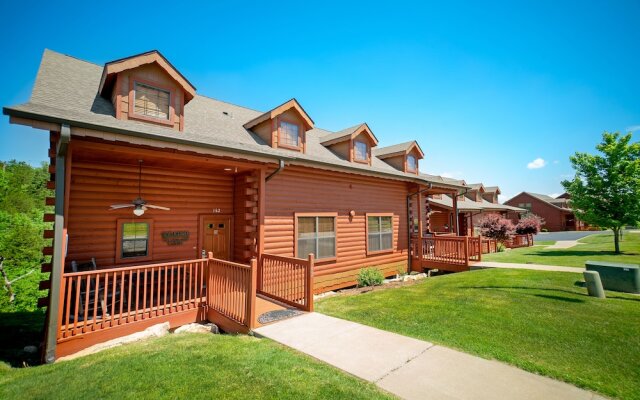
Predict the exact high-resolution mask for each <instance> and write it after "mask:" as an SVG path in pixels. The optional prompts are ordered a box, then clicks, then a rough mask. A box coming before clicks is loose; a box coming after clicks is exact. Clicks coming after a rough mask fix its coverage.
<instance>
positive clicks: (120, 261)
mask: <svg viewBox="0 0 640 400" xmlns="http://www.w3.org/2000/svg"><path fill="white" fill-rule="evenodd" d="M116 223H117V229H116V257H115V260H116V264H125V263H131V262H139V261H149V260H152V259H153V236H154V231H153V219H151V218H133V219H132V218H118V219H117V220H116ZM128 223H147V224H149V238H148V239H147V255H146V256H138V257H122V233H123V229H124V224H128Z"/></svg>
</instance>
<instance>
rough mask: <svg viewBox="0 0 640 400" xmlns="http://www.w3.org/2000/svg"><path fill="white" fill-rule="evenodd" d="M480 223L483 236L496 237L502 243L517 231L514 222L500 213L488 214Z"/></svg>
mask: <svg viewBox="0 0 640 400" xmlns="http://www.w3.org/2000/svg"><path fill="white" fill-rule="evenodd" d="M478 223H479V224H480V232H481V233H482V236H484V237H486V238H489V239H496V240H497V241H498V242H500V243H504V242H505V241H507V240H509V239H510V238H511V236H513V233H514V231H515V226H514V225H513V222H511V220H509V219H507V218H504V217H503V216H501V215H500V214H487V215H485V216H483V217H482V218H481V219H480V220H479V221H478Z"/></svg>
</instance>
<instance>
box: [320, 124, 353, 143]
mask: <svg viewBox="0 0 640 400" xmlns="http://www.w3.org/2000/svg"><path fill="white" fill-rule="evenodd" d="M362 125H363V124H358V125H355V126H351V127H349V128H347V129H343V130H341V131H338V132H335V133H330V134H328V135H327V136H323V137H321V138H320V143H324V142H330V141H332V140H335V139H341V138H343V137H347V136H351V135H352V134H353V132H355V131H357V130H358V128H360V127H361V126H362Z"/></svg>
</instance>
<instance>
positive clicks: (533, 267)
mask: <svg viewBox="0 0 640 400" xmlns="http://www.w3.org/2000/svg"><path fill="white" fill-rule="evenodd" d="M486 268H505V269H531V270H534V271H556V272H577V273H579V274H581V273H583V272H584V271H585V269H584V268H578V267H561V266H559V265H542V264H516V263H503V262H493V261H481V262H477V263H475V264H473V265H472V266H471V270H472V271H473V270H474V269H486Z"/></svg>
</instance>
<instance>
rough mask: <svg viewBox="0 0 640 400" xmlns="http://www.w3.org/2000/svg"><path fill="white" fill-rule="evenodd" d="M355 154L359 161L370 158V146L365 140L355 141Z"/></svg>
mask: <svg viewBox="0 0 640 400" xmlns="http://www.w3.org/2000/svg"><path fill="white" fill-rule="evenodd" d="M353 156H354V158H355V159H356V160H358V161H367V160H369V146H367V144H366V143H365V142H361V141H359V140H356V141H355V142H354V143H353Z"/></svg>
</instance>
